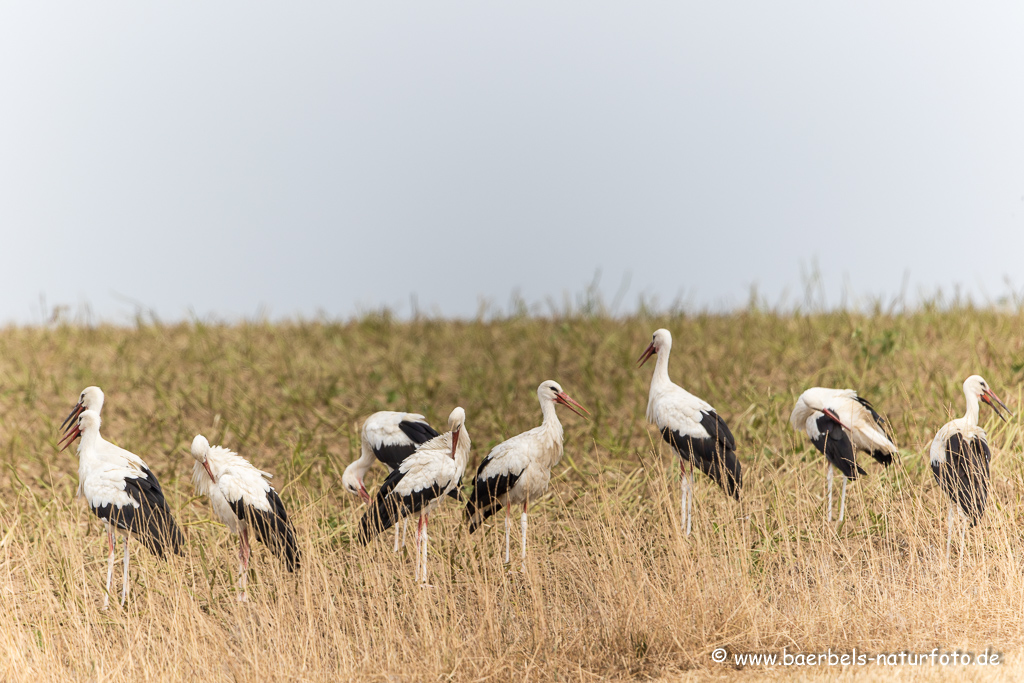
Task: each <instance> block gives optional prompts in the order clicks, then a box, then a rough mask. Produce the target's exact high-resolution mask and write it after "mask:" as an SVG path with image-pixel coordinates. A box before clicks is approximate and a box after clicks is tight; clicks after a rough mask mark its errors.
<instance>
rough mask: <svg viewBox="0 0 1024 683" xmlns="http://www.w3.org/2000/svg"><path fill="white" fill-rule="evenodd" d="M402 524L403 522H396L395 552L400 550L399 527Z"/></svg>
mask: <svg viewBox="0 0 1024 683" xmlns="http://www.w3.org/2000/svg"><path fill="white" fill-rule="evenodd" d="M400 526H402V525H401V524H396V525H395V552H396V553H397V552H398V532H399V527H400Z"/></svg>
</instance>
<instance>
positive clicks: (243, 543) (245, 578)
mask: <svg viewBox="0 0 1024 683" xmlns="http://www.w3.org/2000/svg"><path fill="white" fill-rule="evenodd" d="M240 526H241V528H240V529H239V530H238V540H239V545H238V587H239V588H241V589H242V592H241V593H239V594H238V602H247V601H248V600H249V593H248V591H247V590H246V586H248V585H249V526H248V525H246V524H242V525H240Z"/></svg>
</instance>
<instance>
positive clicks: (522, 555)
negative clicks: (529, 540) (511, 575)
mask: <svg viewBox="0 0 1024 683" xmlns="http://www.w3.org/2000/svg"><path fill="white" fill-rule="evenodd" d="M521 519H522V521H523V552H522V554H521V555H520V560H521V561H522V566H521V567H520V569H521V570H522V571H523V572H524V573H525V572H526V503H523V516H522V518H521Z"/></svg>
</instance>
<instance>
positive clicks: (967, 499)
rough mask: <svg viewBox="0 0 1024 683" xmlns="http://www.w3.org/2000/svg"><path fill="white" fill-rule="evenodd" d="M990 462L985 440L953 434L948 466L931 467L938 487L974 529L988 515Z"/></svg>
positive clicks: (948, 445)
mask: <svg viewBox="0 0 1024 683" xmlns="http://www.w3.org/2000/svg"><path fill="white" fill-rule="evenodd" d="M991 458H992V453H991V451H989V448H988V444H987V443H985V440H984V439H981V438H978V437H971V438H966V439H965V438H964V437H963V435H962V434H953V435H952V436H950V437H949V439H947V440H946V462H945V463H941V464H932V472H933V473H934V474H935V478H936V479H937V480H938V482H939V486H940V487H941V488H942V490H943V491H944V492H945V493H946V495H947V496H949V498H950V500H952V501H953V502H954V503H955V504H956V505H958V506H959V507H960V509H961V510H962V511H963V513H964V515H965V516H966V517H967V519H968V520H969V521H970V524H971V526H974V525H975V524H977V523H978V522H979V521H980V520H981V517H982V515H983V514H985V504H986V502H987V501H988V480H989V460H990V459H991Z"/></svg>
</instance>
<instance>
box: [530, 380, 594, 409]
mask: <svg viewBox="0 0 1024 683" xmlns="http://www.w3.org/2000/svg"><path fill="white" fill-rule="evenodd" d="M537 398H539V399H540V402H541V405H544V402H545V401H551V402H552V403H560V404H562V405H563V406H565V407H566V408H568V409H569V410H571V411H572V412H574V413H576V414H577V415H579V416H580V417H582V418H584V419H586V417H587V415H590V412H589V411H587V409H586V408H584V407H583V406H581V405H580V404H579V403H577V402H576V401H574V400H573V399H572V398H571V397H570V396H569V394H567V393H565V392H564V391H562V387H561V386H559V384H558V382H556V381H554V380H553V379H549V380H547V381H545V382H541V384H540V386H539V387H537ZM577 408H579V409H580V410H582V411H583V413H586V414H587V415H584V414H583V413H581V412H580V410H576V409H577Z"/></svg>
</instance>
